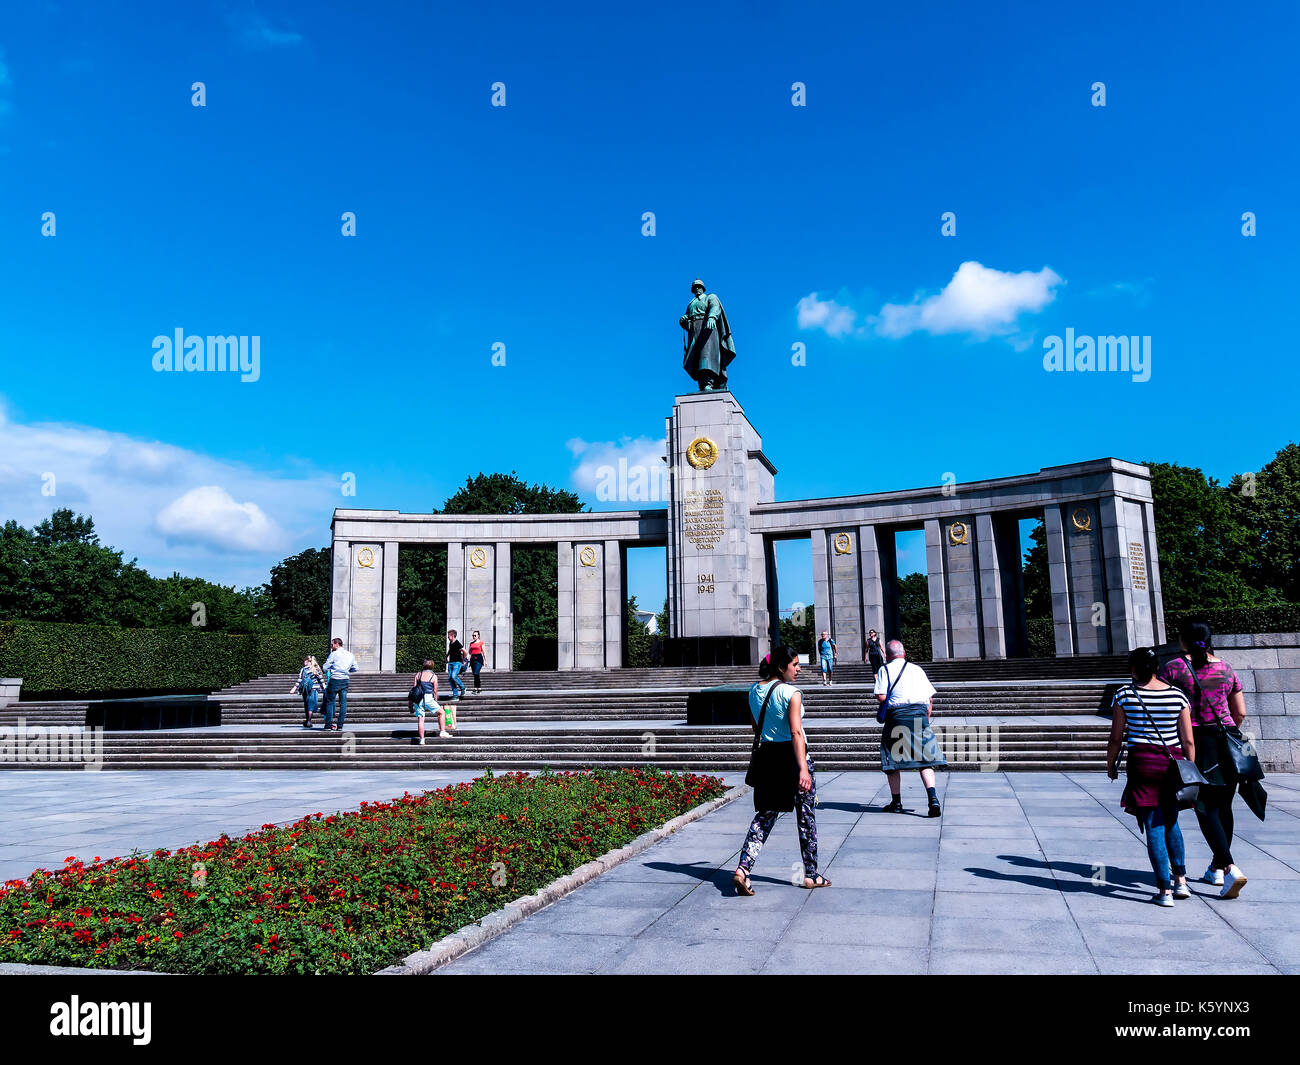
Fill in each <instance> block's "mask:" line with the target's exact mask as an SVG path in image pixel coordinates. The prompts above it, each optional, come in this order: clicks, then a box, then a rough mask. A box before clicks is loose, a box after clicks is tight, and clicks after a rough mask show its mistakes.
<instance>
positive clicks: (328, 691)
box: [325, 677, 348, 729]
mask: <svg viewBox="0 0 1300 1065" xmlns="http://www.w3.org/2000/svg"><path fill="white" fill-rule="evenodd" d="M335 699H338V701H339V728H340V729H341V728H342V727H343V719H344V718H346V717H347V716H348V680H347V678H346V677H345V678H344V679H343V680H335V679H334V678H333V677H330V679H329V683H328V684H326V685H325V727H326V728H329V727H330V726H331V725H333V724H334V700H335Z"/></svg>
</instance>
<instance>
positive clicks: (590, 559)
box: [578, 547, 596, 566]
mask: <svg viewBox="0 0 1300 1065" xmlns="http://www.w3.org/2000/svg"><path fill="white" fill-rule="evenodd" d="M578 561H579V562H581V563H582V564H583V565H584V566H594V565H595V564H596V549H595V548H594V547H584V548H583V549H582V550H581V551H579V552H578Z"/></svg>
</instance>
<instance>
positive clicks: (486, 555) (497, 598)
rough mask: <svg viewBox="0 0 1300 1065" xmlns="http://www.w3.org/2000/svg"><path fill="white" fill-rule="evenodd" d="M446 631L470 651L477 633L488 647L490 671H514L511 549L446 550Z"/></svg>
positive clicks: (473, 546)
mask: <svg viewBox="0 0 1300 1065" xmlns="http://www.w3.org/2000/svg"><path fill="white" fill-rule="evenodd" d="M447 628H449V629H455V630H456V635H457V637H458V638H459V640H460V642H461V643H463V644H464V645H465V646H466V647H467V648H468V647H469V642H470V637H471V635H472V634H473V633H474V632H475V631H476V630H477V631H478V633H479V634H480V635H481V636H482V638H483V642H484V644H486V645H487V655H486V656H485V657H486V661H485V662H484V665H486V666H487V668H488V669H496V670H508V669H510V668H511V664H512V656H511V645H512V641H511V611H510V545H509V544H508V543H506V544H501V543H490V542H478V543H454V544H449V545H448V546H447Z"/></svg>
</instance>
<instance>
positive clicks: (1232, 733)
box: [1157, 621, 1263, 899]
mask: <svg viewBox="0 0 1300 1065" xmlns="http://www.w3.org/2000/svg"><path fill="white" fill-rule="evenodd" d="M1178 642H1179V643H1180V644H1181V645H1182V649H1183V654H1182V656H1181V657H1179V658H1174V659H1171V660H1170V661H1169V662H1166V663H1165V665H1164V666H1163V667H1162V668H1161V670H1160V672H1159V673H1158V674H1157V676H1159V678H1160V679H1161V680H1162V681H1163V682H1165V683H1166V684H1172V685H1173V686H1174V687H1175V688H1177V689H1178V690H1179V691H1181V692H1182V693H1183V695H1185V696H1186V697H1187V700H1188V702H1190V703H1191V707H1192V709H1191V715H1192V734H1193V737H1194V739H1195V744H1196V766H1197V768H1198V769H1200V771H1201V773H1202V775H1204V777H1205V779H1206V780H1208V781H1209V784H1208V785H1204V784H1203V785H1201V791H1200V795H1199V796H1198V798H1197V802H1196V820H1197V821H1198V822H1199V824H1200V826H1201V835H1202V836H1204V837H1205V842H1206V843H1207V844H1209V847H1210V850H1211V852H1212V857H1211V858H1210V865H1209V868H1208V869H1206V870H1205V875H1204V876H1203V877H1202V880H1203V881H1204V882H1205V883H1207V884H1213V885H1214V886H1215V887H1222V888H1223V890H1222V891H1220V892H1219V898H1221V899H1235V898H1236V897H1237V896H1238V895H1240V894H1241V889H1242V888H1243V887H1245V886H1246V874H1245V873H1243V872H1242V871H1241V868H1240V867H1239V866H1238V865H1237V864H1236V863H1235V862H1233V860H1232V830H1233V816H1232V800H1233V796H1234V794H1235V793H1236V791H1237V788H1238V787H1239V786H1240V785H1241V784H1242V782H1243V781H1242V777H1241V776H1240V774H1239V773H1238V772H1237V768H1236V764H1235V763H1236V759H1234V758H1233V751H1232V749H1231V746H1230V745H1232V744H1233V742H1234V741H1235V743H1236V746H1237V747H1238V748H1240V747H1241V745H1242V736H1241V723H1242V722H1243V721H1245V720H1246V697H1245V695H1243V694H1242V690H1241V681H1240V680H1239V679H1238V678H1237V674H1236V673H1235V672H1233V669H1232V667H1231V666H1230V665H1228V663H1227V662H1225V661H1223V659H1221V658H1218V657H1217V656H1216V655H1215V654H1214V652H1213V647H1212V646H1211V642H1210V626H1209V625H1206V624H1205V623H1204V622H1197V621H1187V622H1184V623H1183V624H1182V625H1180V626H1179V629H1178ZM1262 775H1263V773H1262V771H1260V776H1262ZM1256 779H1258V778H1256ZM1261 816H1262V815H1261Z"/></svg>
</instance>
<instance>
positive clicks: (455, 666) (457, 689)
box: [447, 662, 465, 699]
mask: <svg viewBox="0 0 1300 1065" xmlns="http://www.w3.org/2000/svg"><path fill="white" fill-rule="evenodd" d="M464 668H465V663H464V662H449V663H448V664H447V679H448V680H450V681H451V697H452V698H453V699H459V698H460V697H461V696H462V695H464V694H465V685H463V684H462V683H461V682H460V675H461V672H462V671H463V670H464Z"/></svg>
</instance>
